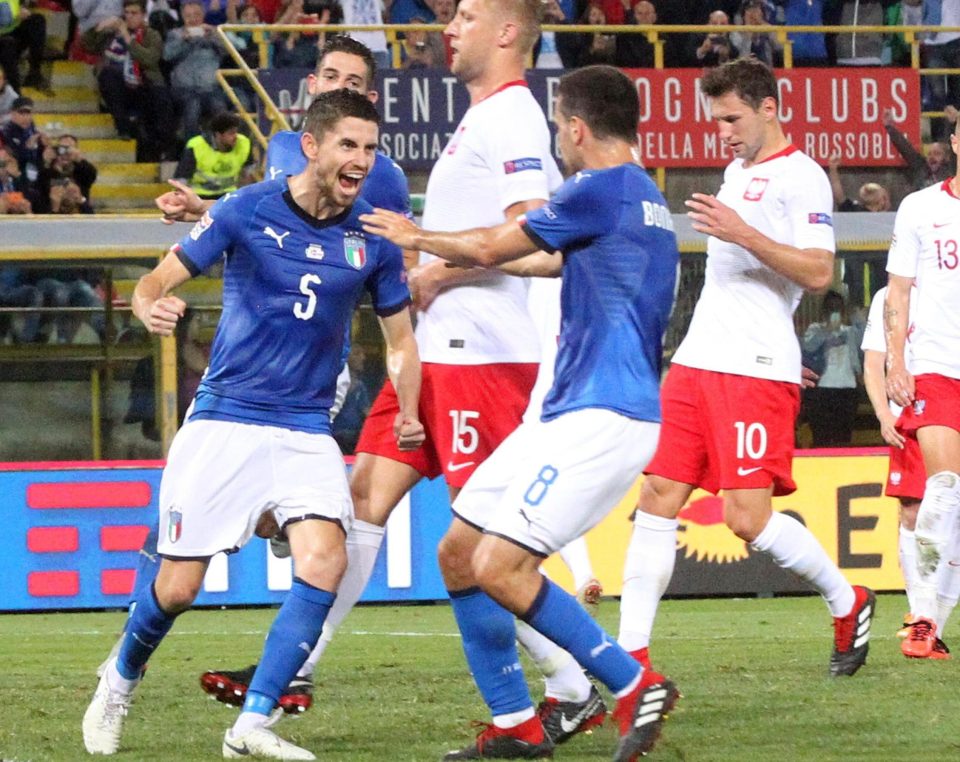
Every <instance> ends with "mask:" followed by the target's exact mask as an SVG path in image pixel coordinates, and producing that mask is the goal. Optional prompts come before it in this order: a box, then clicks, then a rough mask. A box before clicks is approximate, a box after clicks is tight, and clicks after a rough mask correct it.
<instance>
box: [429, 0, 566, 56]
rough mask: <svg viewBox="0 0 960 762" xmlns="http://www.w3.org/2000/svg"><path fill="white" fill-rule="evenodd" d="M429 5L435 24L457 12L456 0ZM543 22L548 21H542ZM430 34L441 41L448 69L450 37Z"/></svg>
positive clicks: (445, 20)
mask: <svg viewBox="0 0 960 762" xmlns="http://www.w3.org/2000/svg"><path fill="white" fill-rule="evenodd" d="M554 2H556V0H554ZM549 5H550V3H549V2H548V3H547V5H546V6H545V7H544V14H545V15H546V14H547V13H548V11H549ZM431 6H432V8H433V12H434V15H435V16H436V18H434V22H435V23H437V24H444V25H446V24H449V23H450V22H451V21H453V17H454V15H456V12H457V0H432V3H431ZM544 23H548V22H546V21H544ZM552 23H558V24H559V23H563V22H562V21H557V22H552ZM432 34H437V35H438V36H439V37H440V39H441V40H442V41H443V54H444V58H443V65H444V66H445V67H446V68H448V69H449V68H450V63H451V61H453V48H451V47H450V38H449V37H447V36H446V35H445V34H443V33H442V32H433V33H432ZM534 58H536V57H534Z"/></svg>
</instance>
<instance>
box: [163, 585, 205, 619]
mask: <svg viewBox="0 0 960 762" xmlns="http://www.w3.org/2000/svg"><path fill="white" fill-rule="evenodd" d="M202 582H203V580H202V579H201V580H200V581H199V582H197V583H194V582H192V581H191V580H182V579H179V580H167V581H166V582H160V581H159V579H158V580H157V582H156V583H154V590H155V592H156V596H157V603H159V604H160V608H161V609H163V610H164V611H165V612H166V613H167V614H169V615H171V616H176V615H177V614H182V613H183V612H184V611H186V610H187V609H189V608H190V607H191V606H192V605H193V601H194V600H195V599H196V597H197V595H198V594H199V593H200V585H201V584H202Z"/></svg>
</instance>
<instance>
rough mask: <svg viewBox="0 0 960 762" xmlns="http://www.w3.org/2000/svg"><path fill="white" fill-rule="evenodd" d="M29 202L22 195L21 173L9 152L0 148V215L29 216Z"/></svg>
mask: <svg viewBox="0 0 960 762" xmlns="http://www.w3.org/2000/svg"><path fill="white" fill-rule="evenodd" d="M31 211H33V210H32V208H31V205H30V200H29V199H28V198H27V197H26V195H25V194H24V180H23V173H22V172H21V171H20V165H19V164H18V163H17V160H16V159H15V158H14V157H13V154H11V153H10V151H9V150H8V149H7V148H5V147H3V146H0V214H30V213H31Z"/></svg>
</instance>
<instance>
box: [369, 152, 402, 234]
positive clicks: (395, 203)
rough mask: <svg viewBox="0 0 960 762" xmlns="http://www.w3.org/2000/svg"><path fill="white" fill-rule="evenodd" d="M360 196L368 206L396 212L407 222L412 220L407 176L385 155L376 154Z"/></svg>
mask: <svg viewBox="0 0 960 762" xmlns="http://www.w3.org/2000/svg"><path fill="white" fill-rule="evenodd" d="M360 195H361V197H362V198H363V199H364V200H365V201H367V202H368V203H369V204H370V206H374V207H378V208H380V209H388V210H390V211H391V212H397V214H402V215H403V216H404V217H406V218H407V219H408V220H412V219H413V211H412V210H411V208H410V188H409V185H408V183H407V176H406V175H405V174H404V173H403V170H402V169H401V168H400V165H399V164H397V163H396V162H395V161H393V159H391V158H390V157H388V156H386V155H385V154H381V153H378V154H377V160H376V163H375V164H374V165H373V171H371V172H370V176H369V177H368V178H367V181H366V182H365V183H364V185H363V190H362V191H361V194H360Z"/></svg>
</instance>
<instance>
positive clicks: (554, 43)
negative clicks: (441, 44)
mask: <svg viewBox="0 0 960 762" xmlns="http://www.w3.org/2000/svg"><path fill="white" fill-rule="evenodd" d="M440 2H442V3H450V0H440ZM450 4H451V5H452V3H450ZM438 20H439V17H438ZM443 23H449V22H443ZM543 23H544V24H566V23H567V14H566V13H565V12H564V10H563V7H562V6H561V5H560V3H558V2H557V0H545V2H544V3H543ZM566 36H567V35H565V34H559V35H558V34H557V33H556V32H548V31H547V30H545V29H543V30H541V31H540V39H539V40H537V44H536V45H534V46H533V60H534V65H535V66H536V68H538V69H563V68H567V67H566V66H565V64H564V60H563V56H564V53H563V52H562V50H561V48H562V44H563V38H564V37H566ZM444 41H445V42H448V41H449V40H448V39H447V37H446V36H444ZM447 63H448V64H449V61H448V62H447ZM571 66H573V63H572V62H571Z"/></svg>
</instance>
